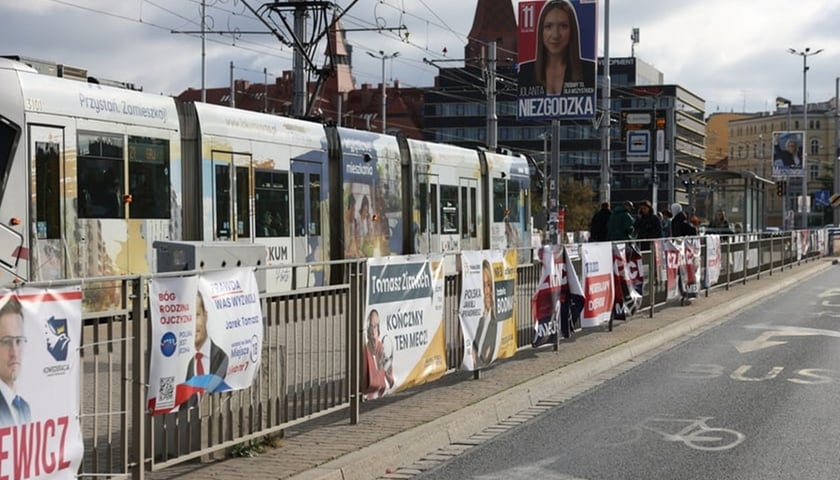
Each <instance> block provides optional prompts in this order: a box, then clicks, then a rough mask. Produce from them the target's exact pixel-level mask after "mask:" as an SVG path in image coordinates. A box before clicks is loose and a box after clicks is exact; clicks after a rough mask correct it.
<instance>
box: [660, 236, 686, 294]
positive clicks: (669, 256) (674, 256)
mask: <svg viewBox="0 0 840 480" xmlns="http://www.w3.org/2000/svg"><path fill="white" fill-rule="evenodd" d="M684 262H685V255H684V254H683V243H682V241H681V240H666V241H665V269H666V270H665V278H666V289H667V290H666V292H667V293H666V296H665V298H666V299H668V300H676V299H678V298H680V291H681V290H682V288H681V285H680V283H679V282H680V266H681V265H682V264H683V263H684Z"/></svg>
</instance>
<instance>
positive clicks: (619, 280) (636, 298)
mask: <svg viewBox="0 0 840 480" xmlns="http://www.w3.org/2000/svg"><path fill="white" fill-rule="evenodd" d="M634 251H635V252H638V250H637V249H636V248H634V247H631V246H630V245H625V244H624V243H614V244H613V281H614V286H613V290H614V295H615V299H614V302H613V318H615V319H616V320H627V319H628V318H630V317H632V316H633V315H635V313H636V312H637V311H638V310H639V308H641V306H642V295H641V294H640V293H639V292H638V291H637V290H636V286H635V285H634V280H633V279H632V278H631V264H630V262H628V261H627V255H626V254H627V253H630V252H634ZM636 260H637V261H641V255H639V258H638V259H636ZM636 267H637V265H636V263H635V262H634V263H633V264H632V270H633V274H634V275H635V276H636V277H638V276H639V271H638V270H636Z"/></svg>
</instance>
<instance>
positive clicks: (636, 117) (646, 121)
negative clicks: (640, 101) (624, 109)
mask: <svg viewBox="0 0 840 480" xmlns="http://www.w3.org/2000/svg"><path fill="white" fill-rule="evenodd" d="M650 121H651V120H650V114H649V113H628V114H627V116H626V117H625V120H624V122H625V123H627V124H630V125H650Z"/></svg>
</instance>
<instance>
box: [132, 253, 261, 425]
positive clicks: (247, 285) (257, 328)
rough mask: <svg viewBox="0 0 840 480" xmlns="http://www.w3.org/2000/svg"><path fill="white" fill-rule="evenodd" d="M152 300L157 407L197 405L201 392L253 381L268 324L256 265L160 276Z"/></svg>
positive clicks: (153, 400) (152, 406)
mask: <svg viewBox="0 0 840 480" xmlns="http://www.w3.org/2000/svg"><path fill="white" fill-rule="evenodd" d="M149 305H150V308H151V312H152V313H151V316H152V332H151V335H152V342H153V346H154V347H153V348H152V352H151V360H150V367H149V392H148V397H147V402H148V410H149V412H150V413H152V414H154V415H156V414H162V413H168V412H174V411H177V410H178V409H179V408H192V407H194V406H196V405H197V404H198V401H199V399H200V398H201V396H202V395H205V394H210V393H215V392H224V391H229V390H238V389H242V388H248V387H250V386H251V384H252V383H253V381H254V378H255V376H256V372H257V370H258V369H259V364H260V359H261V351H262V331H263V328H262V323H263V322H262V310H261V307H260V300H259V290H258V287H257V281H256V277H255V276H254V273H253V271H250V270H248V269H235V270H225V271H220V272H211V273H205V274H202V275H201V276H195V275H193V276H188V277H176V278H158V279H153V280H152V281H151V283H150V286H149Z"/></svg>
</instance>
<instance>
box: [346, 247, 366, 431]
mask: <svg viewBox="0 0 840 480" xmlns="http://www.w3.org/2000/svg"><path fill="white" fill-rule="evenodd" d="M364 266H366V264H365V263H364V262H359V261H355V262H352V263H351V264H350V265H349V269H350V308H349V315H347V342H348V345H347V353H348V355H349V357H350V358H348V359H347V367H348V369H347V370H348V373H349V377H350V378H349V380H350V388H349V390H350V392H349V393H350V424H351V425H357V424H358V423H359V416H360V410H361V403H362V391H361V390H362V389H361V377H362V368H363V366H362V362H361V349H362V345H361V341H362V340H361V339H362V322H361V318H362V315H364V312H363V311H362V310H363V309H364V301H362V300H363V298H364V291H365V289H364V280H363V278H362V272H361V270H362V268H364Z"/></svg>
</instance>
